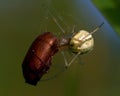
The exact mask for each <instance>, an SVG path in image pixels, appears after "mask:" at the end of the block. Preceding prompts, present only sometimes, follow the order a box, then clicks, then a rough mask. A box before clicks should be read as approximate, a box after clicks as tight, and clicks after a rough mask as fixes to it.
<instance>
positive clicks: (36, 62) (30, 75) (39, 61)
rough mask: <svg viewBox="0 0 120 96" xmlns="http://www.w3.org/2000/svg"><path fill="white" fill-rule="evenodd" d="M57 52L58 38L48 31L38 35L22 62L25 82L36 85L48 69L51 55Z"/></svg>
mask: <svg viewBox="0 0 120 96" xmlns="http://www.w3.org/2000/svg"><path fill="white" fill-rule="evenodd" d="M56 52H58V39H57V38H56V37H55V36H54V35H53V34H52V33H50V32H45V33H43V34H42V35H39V36H38V37H37V38H36V39H35V41H34V42H33V43H32V45H31V47H30V49H29V50H28V52H27V54H26V57H25V59H24V61H23V64H22V70H23V75H24V78H25V80H26V82H27V83H29V84H32V85H36V84H37V82H38V81H39V80H40V79H41V77H42V76H43V75H44V74H45V73H46V72H47V71H48V70H49V68H50V66H51V60H52V56H53V55H54V54H55V53H56Z"/></svg>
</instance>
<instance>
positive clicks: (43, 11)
mask: <svg viewBox="0 0 120 96" xmlns="http://www.w3.org/2000/svg"><path fill="white" fill-rule="evenodd" d="M94 1H95V0H94ZM107 1H109V0H107ZM99 2H101V1H99ZM95 4H97V3H95ZM103 4H105V3H103ZM100 8H101V7H100ZM48 10H50V11H51V13H52V14H53V15H54V16H55V17H56V18H57V16H59V17H61V18H62V19H63V21H64V22H62V21H61V20H59V19H58V18H57V20H58V22H59V23H60V25H61V26H62V27H63V29H64V30H65V31H66V33H71V30H72V28H73V26H74V25H76V28H75V31H79V30H80V29H85V30H88V31H92V30H93V29H94V28H95V27H96V26H98V25H99V24H101V23H102V22H104V23H105V24H104V26H103V27H102V28H101V29H100V30H99V31H98V32H97V33H95V34H94V35H93V37H94V38H95V47H94V50H93V51H92V52H91V53H89V54H86V55H83V56H81V59H82V61H83V65H81V64H80V61H79V58H78V59H77V61H76V62H74V64H73V65H72V66H71V67H70V69H68V70H67V71H66V72H64V73H62V74H61V75H60V76H58V77H57V78H55V79H52V80H48V81H45V82H39V84H38V85H37V86H36V87H34V86H30V85H28V84H26V83H25V82H24V78H23V75H22V69H21V64H22V61H23V59H24V56H25V54H26V52H27V50H28V48H29V46H30V44H31V42H32V41H33V40H34V39H35V38H36V37H37V36H38V35H39V34H41V33H43V32H44V31H46V30H47V31H50V32H53V33H54V34H55V35H57V36H58V37H59V35H58V34H60V33H62V32H61V30H60V29H59V28H58V26H57V25H56V24H55V23H54V22H53V20H52V19H51V17H50V16H49V15H48V14H47V11H48ZM101 10H102V11H104V10H105V9H101ZM104 14H107V13H104ZM116 14H117V13H116ZM105 16H106V17H105V18H107V17H108V20H111V21H109V22H111V23H110V24H111V25H114V26H116V25H117V26H119V22H118V23H117V22H116V21H119V18H118V19H117V17H115V21H114V20H113V19H112V18H111V16H110V17H109V15H105ZM47 17H48V19H46V18H47ZM113 17H114V16H113ZM110 18H111V19H110ZM116 19H117V20H116ZM113 21H114V23H112V22H113ZM64 23H66V24H67V25H68V26H69V27H66V25H65V24H64ZM110 24H109V23H108V22H107V21H106V20H105V19H104V17H103V15H101V13H100V12H99V11H98V9H96V8H95V7H94V5H93V4H92V3H91V1H89V0H59V1H58V0H57V1H56V0H46V1H45V0H0V96H119V95H120V91H119V89H120V76H119V74H120V71H119V69H120V65H119V62H120V60H119V58H120V51H119V49H120V39H119V37H118V35H117V34H116V32H114V30H113V29H112V28H111V26H110ZM115 24H116V25H115ZM117 28H118V27H117ZM117 28H116V30H117ZM68 59H69V58H68ZM53 63H54V64H64V61H63V58H62V57H61V56H59V54H56V55H55V57H54V58H53Z"/></svg>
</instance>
